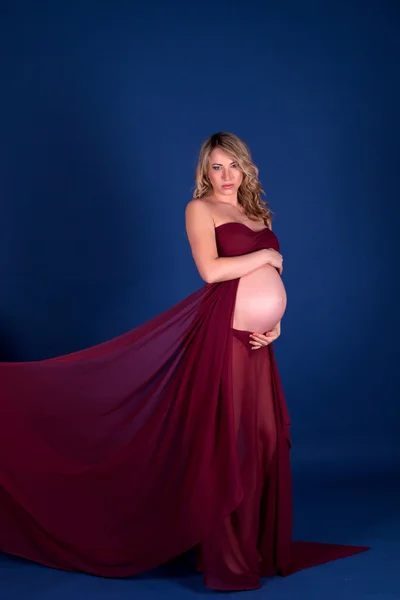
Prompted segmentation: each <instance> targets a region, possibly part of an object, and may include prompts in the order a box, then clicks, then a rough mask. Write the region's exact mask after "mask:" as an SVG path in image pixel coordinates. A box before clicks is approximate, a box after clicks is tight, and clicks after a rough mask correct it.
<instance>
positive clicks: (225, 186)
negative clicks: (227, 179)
mask: <svg viewBox="0 0 400 600" xmlns="http://www.w3.org/2000/svg"><path fill="white" fill-rule="evenodd" d="M222 187H223V188H224V189H226V190H230V189H231V188H233V183H227V184H226V185H223V186H222Z"/></svg>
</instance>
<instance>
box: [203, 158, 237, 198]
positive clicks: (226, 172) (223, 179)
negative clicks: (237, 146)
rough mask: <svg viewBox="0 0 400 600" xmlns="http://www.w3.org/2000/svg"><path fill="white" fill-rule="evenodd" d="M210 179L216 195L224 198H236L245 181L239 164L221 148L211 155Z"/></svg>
mask: <svg viewBox="0 0 400 600" xmlns="http://www.w3.org/2000/svg"><path fill="white" fill-rule="evenodd" d="M208 177H209V178H210V181H211V185H212V186H213V189H214V193H215V194H220V195H222V196H236V195H237V191H238V189H239V187H240V184H241V183H242V181H243V173H242V171H241V170H240V169H239V165H238V163H237V162H236V161H235V160H234V159H233V158H232V157H231V156H229V154H226V153H225V152H224V151H223V150H221V149H220V148H214V150H213V151H212V152H211V154H210V163H209V167H208Z"/></svg>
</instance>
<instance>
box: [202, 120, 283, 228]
mask: <svg viewBox="0 0 400 600" xmlns="http://www.w3.org/2000/svg"><path fill="white" fill-rule="evenodd" d="M217 147H219V148H221V150H223V151H224V152H226V154H229V156H231V157H232V158H233V160H234V161H236V162H237V164H238V166H239V169H240V170H241V171H242V173H243V181H242V183H241V184H240V187H239V190H238V202H239V204H240V206H242V207H243V212H244V213H245V215H246V216H247V217H248V218H249V219H251V220H260V219H262V220H263V221H264V223H265V225H266V226H267V227H270V226H271V222H272V212H271V210H270V209H269V206H268V202H266V201H265V200H262V199H261V194H264V190H263V189H262V188H261V183H260V180H259V179H258V168H257V167H256V165H255V164H254V163H253V161H252V158H251V154H250V150H249V148H248V146H247V145H246V144H245V143H244V142H243V140H241V139H240V138H239V137H237V136H236V135H234V134H233V133H226V132H225V131H221V132H219V133H214V134H213V135H211V136H210V137H209V138H207V139H206V141H205V142H204V143H203V145H202V147H201V149H200V154H199V160H198V163H197V168H196V175H195V181H196V187H195V190H194V194H193V197H194V198H204V197H206V196H208V195H210V194H211V193H212V191H213V188H212V185H211V182H210V179H209V177H208V170H209V164H210V154H211V152H212V151H213V150H214V148H217Z"/></svg>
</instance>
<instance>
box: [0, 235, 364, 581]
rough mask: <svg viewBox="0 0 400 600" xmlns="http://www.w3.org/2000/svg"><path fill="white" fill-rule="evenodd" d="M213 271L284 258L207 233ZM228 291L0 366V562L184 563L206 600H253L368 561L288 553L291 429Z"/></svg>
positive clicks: (84, 567)
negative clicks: (189, 554) (74, 348)
mask: <svg viewBox="0 0 400 600" xmlns="http://www.w3.org/2000/svg"><path fill="white" fill-rule="evenodd" d="M216 236H217V243H218V250H219V254H220V256H237V255H239V254H246V253H249V252H253V251H255V250H258V249H260V248H271V247H272V248H276V249H279V245H278V241H277V238H276V236H275V235H274V234H273V233H272V232H271V231H269V230H267V229H265V230H262V231H261V232H254V231H252V230H251V229H249V228H248V227H246V226H245V225H243V224H238V223H234V224H225V225H224V226H222V227H219V228H217V229H216ZM238 281H239V280H237V279H236V280H232V281H225V282H221V283H215V284H207V285H204V286H203V287H202V288H201V289H199V290H197V291H196V292H194V293H193V294H191V295H190V296H188V297H187V298H186V299H184V300H182V301H181V302H179V303H178V304H176V305H175V306H173V307H172V308H170V309H169V310H167V311H166V312H164V313H162V314H161V315H158V316H157V317H155V318H154V319H151V320H150V321H148V322H147V323H144V324H143V325H141V326H139V327H137V328H135V329H133V330H132V331H130V332H128V333H126V334H124V335H122V336H119V337H117V338H115V339H113V340H110V341H108V342H105V343H103V344H99V345H97V346H94V347H92V348H88V349H86V350H82V351H79V352H75V353H72V354H69V355H65V356H60V357H57V358H53V359H49V360H42V361H37V362H25V363H24V362H21V363H2V364H0V550H2V551H4V552H7V553H10V554H14V555H17V556H21V557H24V558H27V559H30V560H33V561H36V562H38V563H41V564H44V565H48V566H50V567H55V568H59V569H66V570H74V571H83V572H86V573H91V574H94V575H101V576H106V577H124V576H131V575H135V574H138V573H142V572H144V571H147V570H149V569H151V568H153V567H155V566H157V565H160V564H162V563H164V562H166V561H168V560H169V559H172V558H174V557H176V556H178V555H179V554H181V553H183V552H185V551H186V550H188V549H190V548H194V547H196V548H197V550H198V568H199V569H200V570H202V572H203V578H204V583H205V585H207V586H208V587H211V588H213V589H230V590H242V589H254V588H257V587H260V576H267V575H272V574H276V573H279V574H281V575H288V574H290V573H292V572H294V571H297V570H300V569H303V568H306V567H309V566H314V565H318V564H322V563H324V562H327V561H329V560H333V559H336V558H340V557H344V556H348V555H351V554H356V553H358V552H361V551H363V550H366V549H367V548H366V547H354V546H341V545H331V544H318V543H306V542H292V491H291V474H290V464H289V449H290V436H289V425H290V422H289V416H288V411H287V407H286V403H285V399H284V395H283V391H282V387H281V382H280V379H279V374H278V370H277V366H276V362H275V358H274V353H273V347H272V345H270V346H268V347H266V348H264V349H261V350H257V351H254V352H251V351H249V345H248V332H240V331H237V330H234V329H232V320H233V310H234V305H235V297H236V290H237V285H238Z"/></svg>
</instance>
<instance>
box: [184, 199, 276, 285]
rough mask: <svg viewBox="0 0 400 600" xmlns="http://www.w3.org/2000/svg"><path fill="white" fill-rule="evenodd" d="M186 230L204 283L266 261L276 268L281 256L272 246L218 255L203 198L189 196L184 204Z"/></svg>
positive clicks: (234, 275) (225, 278)
mask: <svg viewBox="0 0 400 600" xmlns="http://www.w3.org/2000/svg"><path fill="white" fill-rule="evenodd" d="M185 216H186V232H187V236H188V239H189V243H190V247H191V250H192V255H193V259H194V262H195V263H196V267H197V269H198V271H199V274H200V277H201V278H202V279H204V281H206V282H207V283H216V282H217V281H229V280H231V279H237V278H239V277H243V275H247V274H248V273H251V272H252V271H254V270H255V269H258V268H259V267H261V266H263V265H265V264H270V265H272V266H273V267H276V268H277V269H279V268H281V266H282V257H281V255H280V254H279V252H276V250H272V249H269V250H267V249H263V250H257V251H256V252H252V253H250V254H245V255H243V256H234V257H219V256H218V250H217V244H216V241H215V228H214V221H213V218H212V215H211V211H210V209H209V207H208V206H207V205H206V204H205V202H204V201H203V200H198V199H194V200H191V201H190V202H189V203H188V205H187V206H186V213H185Z"/></svg>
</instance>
